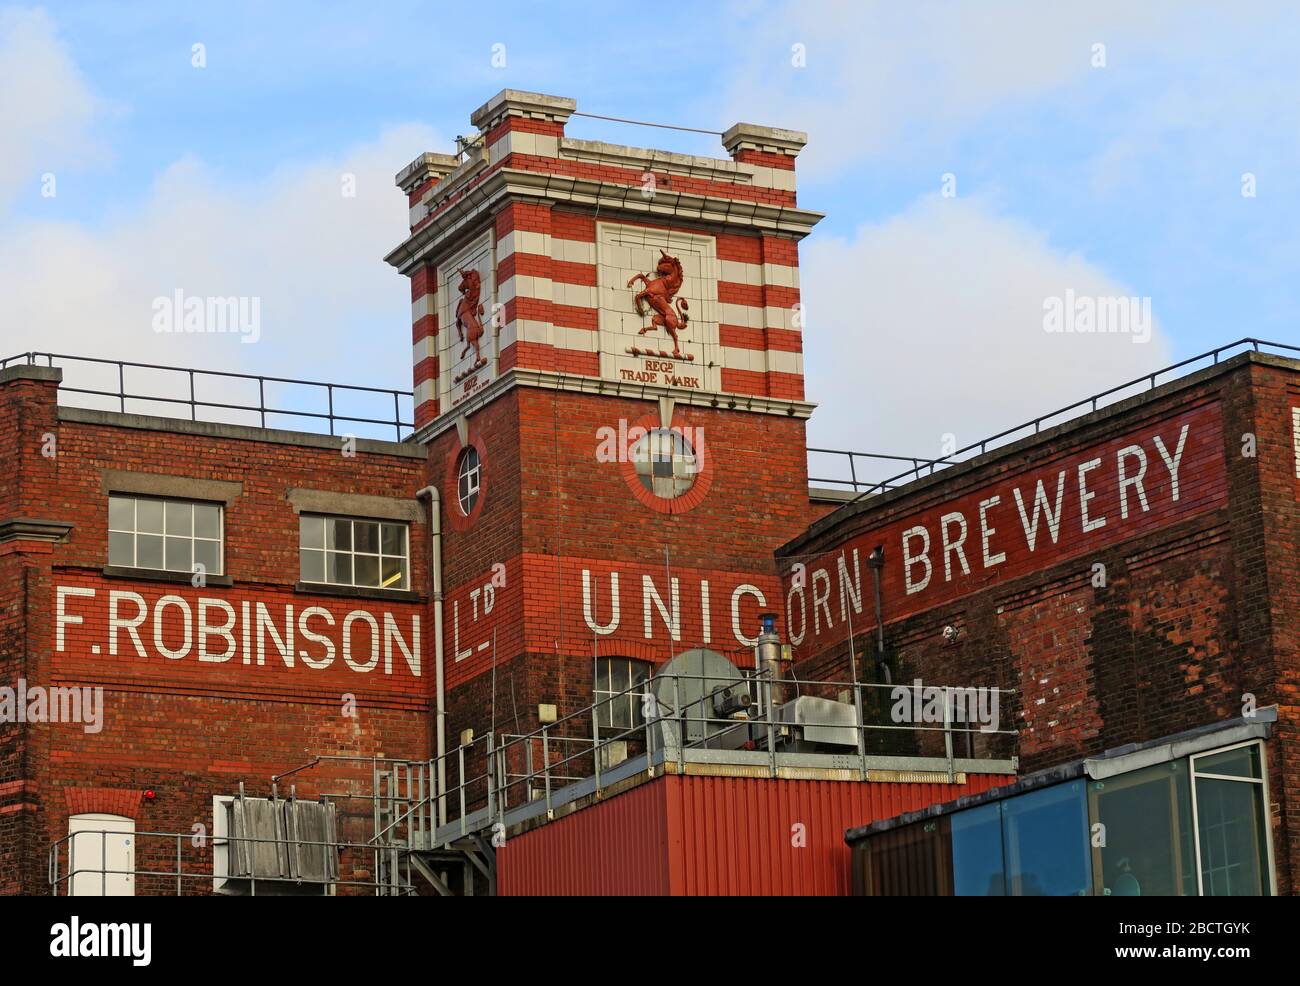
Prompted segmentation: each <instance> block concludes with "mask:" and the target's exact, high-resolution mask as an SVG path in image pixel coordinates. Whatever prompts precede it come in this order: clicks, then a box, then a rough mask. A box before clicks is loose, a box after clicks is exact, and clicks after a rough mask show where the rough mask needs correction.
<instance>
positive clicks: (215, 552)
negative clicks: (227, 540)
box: [194, 541, 221, 575]
mask: <svg viewBox="0 0 1300 986" xmlns="http://www.w3.org/2000/svg"><path fill="white" fill-rule="evenodd" d="M194 564H195V565H202V566H203V569H204V571H205V572H207V573H208V574H209V575H220V574H221V542H220V541H195V542H194Z"/></svg>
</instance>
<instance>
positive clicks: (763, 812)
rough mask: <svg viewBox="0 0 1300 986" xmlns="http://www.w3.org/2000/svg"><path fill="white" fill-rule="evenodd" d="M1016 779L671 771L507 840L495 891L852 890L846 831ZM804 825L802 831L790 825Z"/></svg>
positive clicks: (500, 855) (784, 892) (844, 892)
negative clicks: (893, 780)
mask: <svg viewBox="0 0 1300 986" xmlns="http://www.w3.org/2000/svg"><path fill="white" fill-rule="evenodd" d="M1013 779H1014V778H1011V777H1004V776H1001V775H987V774H985V775H978V774H971V775H968V780H967V782H966V783H965V784H888V783H858V782H848V781H787V780H771V779H768V778H747V777H678V776H675V775H670V776H666V777H661V778H659V779H658V780H655V781H651V782H649V783H646V784H642V785H641V786H639V787H636V788H634V789H632V790H631V791H628V792H626V793H624V794H620V795H618V796H617V797H614V798H611V799H609V800H608V801H605V802H602V803H601V804H599V805H593V806H591V807H589V808H584V809H582V810H581V811H578V812H575V813H574V814H572V815H569V816H568V817H566V818H562V819H560V820H558V821H555V822H552V823H550V824H549V825H544V826H542V827H541V828H539V829H535V830H533V831H532V832H528V833H525V834H524V835H520V836H516V837H514V838H512V839H510V840H509V841H508V842H507V843H506V845H505V846H503V847H501V848H500V849H499V850H497V876H498V888H499V891H500V893H502V894H511V895H522V894H669V893H672V894H738V895H746V894H776V895H796V894H829V895H847V894H848V893H849V889H850V884H849V848H848V846H846V845H845V844H844V832H845V830H846V829H849V828H852V827H853V826H855V825H865V824H866V823H868V822H873V821H878V820H879V819H882V818H891V817H893V816H894V815H898V814H900V813H902V812H905V811H915V810H916V809H918V808H924V807H925V806H926V805H930V804H937V803H940V802H944V801H951V800H953V799H954V798H958V797H960V796H961V795H963V794H976V793H978V792H980V791H986V790H988V789H989V788H991V787H996V786H997V785H999V784H1005V783H1009V782H1010V781H1011V780H1013ZM796 826H802V828H796Z"/></svg>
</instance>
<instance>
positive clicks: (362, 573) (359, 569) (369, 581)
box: [356, 555, 379, 589]
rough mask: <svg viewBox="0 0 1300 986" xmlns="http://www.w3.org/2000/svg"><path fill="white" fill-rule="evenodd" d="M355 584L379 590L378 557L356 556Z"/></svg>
mask: <svg viewBox="0 0 1300 986" xmlns="http://www.w3.org/2000/svg"><path fill="white" fill-rule="evenodd" d="M356 584H357V585H364V586H371V587H373V588H376V589H377V588H379V556H378V555H357V556H356Z"/></svg>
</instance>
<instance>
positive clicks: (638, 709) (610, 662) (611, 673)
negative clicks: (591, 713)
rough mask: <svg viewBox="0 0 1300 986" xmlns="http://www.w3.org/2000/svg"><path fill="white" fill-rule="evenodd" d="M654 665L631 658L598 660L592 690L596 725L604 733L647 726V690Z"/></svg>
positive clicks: (604, 658) (603, 658)
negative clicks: (644, 686)
mask: <svg viewBox="0 0 1300 986" xmlns="http://www.w3.org/2000/svg"><path fill="white" fill-rule="evenodd" d="M649 678H650V662H649V661H634V660H632V659H631V658H629V657H602V658H599V659H598V660H597V661H596V682H595V687H594V689H593V690H592V693H593V697H594V702H595V705H596V723H597V725H599V727H600V728H601V729H603V730H607V731H614V732H618V731H622V730H626V729H633V728H635V727H637V726H640V725H643V724H644V723H645V716H644V715H643V711H644V708H643V706H644V701H645V700H644V695H645V689H644V688H643V687H639V686H642V685H644V684H645V682H646V681H647V680H649Z"/></svg>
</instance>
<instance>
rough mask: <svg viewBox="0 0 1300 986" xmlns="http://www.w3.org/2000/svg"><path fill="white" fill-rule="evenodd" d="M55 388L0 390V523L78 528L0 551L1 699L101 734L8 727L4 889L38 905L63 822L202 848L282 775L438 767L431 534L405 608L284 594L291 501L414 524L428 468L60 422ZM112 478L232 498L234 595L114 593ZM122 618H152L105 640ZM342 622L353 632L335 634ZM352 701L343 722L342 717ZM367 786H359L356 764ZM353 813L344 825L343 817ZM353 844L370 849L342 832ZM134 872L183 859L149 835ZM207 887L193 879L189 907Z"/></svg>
mask: <svg viewBox="0 0 1300 986" xmlns="http://www.w3.org/2000/svg"><path fill="white" fill-rule="evenodd" d="M56 387H57V383H56V381H54V380H49V381H31V380H25V379H17V380H9V381H7V382H3V383H0V431H4V433H5V435H6V438H12V439H13V441H12V443H11V442H9V441H6V443H5V448H6V450H9V454H10V455H11V456H12V457H13V459H14V462H15V468H13V469H11V470H8V471H7V473H6V477H5V481H4V482H3V483H0V491H2V492H0V499H2V500H3V503H4V509H5V513H4V516H3V517H0V520H9V519H15V518H20V519H21V518H25V519H39V520H42V521H56V522H60V523H62V524H67V525H70V530H69V533H68V534H67V536H66V539H65V540H63V541H61V542H57V543H49V542H42V541H35V540H25V539H23V538H15V539H11V540H9V541H6V542H4V543H2V544H0V589H2V593H3V594H2V596H0V679H3V680H2V682H0V683H3V684H4V685H6V686H9V687H14V686H15V685H16V683H17V682H18V681H19V680H20V679H21V680H22V681H23V682H25V684H26V686H27V687H28V688H31V687H51V686H52V687H65V688H68V687H76V688H83V687H86V688H102V689H103V690H104V691H103V709H102V724H101V725H100V727H99V728H98V729H97V730H90V731H88V730H87V729H86V728H85V726H86V724H84V723H58V724H55V723H25V724H23V723H8V724H5V725H3V726H0V737H2V739H0V864H2V866H0V868H2V869H3V876H0V891H3V892H17V891H20V890H21V891H25V892H28V893H38V892H46V890H47V882H46V872H45V867H46V848H47V847H48V846H49V845H50V843H52V842H54V841H55V840H58V839H61V838H63V837H64V836H66V835H67V831H68V821H67V819H68V817H69V816H70V815H73V814H78V813H82V812H86V811H95V812H107V813H110V814H120V815H125V816H127V817H131V818H135V819H136V825H137V830H139V831H146V830H147V831H155V832H170V831H178V832H191V831H192V828H193V826H194V825H195V824H201V825H203V826H204V827H205V829H206V830H207V831H209V832H210V831H211V830H212V826H213V806H212V797H213V796H214V795H216V794H223V795H229V794H233V793H234V792H235V791H236V790H237V788H238V785H239V783H240V782H241V781H242V782H244V783H245V784H246V785H247V788H248V792H249V793H250V794H252V795H256V796H265V795H267V794H268V793H269V790H270V778H271V776H272V775H273V774H276V773H281V772H283V771H285V770H289V769H291V768H294V767H298V766H300V765H302V764H304V763H306V762H307V761H309V760H311V759H312V757H314V756H317V755H320V754H328V755H352V754H355V755H359V756H365V757H370V756H373V755H374V754H376V753H384V752H387V753H388V754H389V755H391V756H410V757H420V756H428V755H429V749H430V747H429V735H430V733H429V708H430V701H431V694H432V688H433V674H432V668H431V667H430V662H429V653H430V649H431V648H430V645H429V637H430V636H431V634H432V623H431V621H430V618H429V599H428V594H427V591H426V590H425V587H426V586H427V585H428V566H427V559H428V538H427V523H424V522H419V523H411V524H410V550H411V573H412V575H411V577H412V582H411V585H412V586H413V587H414V588H415V589H416V590H417V591H413V592H408V593H402V594H399V596H400V598H399V599H394V600H376V599H367V598H360V597H347V596H339V595H335V594H322V593H319V592H312V591H307V592H304V591H300V590H298V589H297V588H296V584H297V581H298V573H299V562H298V514H297V513H296V512H295V510H294V506H293V504H292V503H291V502H290V500H289V499H288V494H289V491H290V490H293V489H308V490H316V491H327V492H335V493H343V494H361V495H366V496H373V497H384V498H392V499H394V500H399V501H404V502H408V503H412V504H413V503H414V502H415V501H414V495H415V491H416V490H417V489H418V488H419V487H420V486H421V485H423V475H424V471H425V469H426V467H427V464H426V462H425V456H424V453H423V450H421V449H419V448H418V447H415V446H406V447H399V446H391V445H389V444H388V443H374V444H373V445H372V444H370V443H366V442H361V443H359V448H358V449H357V450H356V454H355V456H348V455H345V454H344V447H343V445H342V443H341V442H339V441H337V440H335V441H333V442H331V440H329V439H322V440H319V441H316V442H313V443H305V442H300V441H294V440H293V439H292V438H291V437H287V436H286V437H281V439H280V440H276V436H275V433H269V432H268V433H262V439H261V440H257V439H256V437H255V436H249V437H238V438H236V437H230V433H229V432H227V431H223V430H222V429H220V428H215V429H209V430H208V432H207V433H204V432H203V431H202V429H192V430H190V431H186V430H185V429H186V426H185V425H184V424H179V423H177V424H171V423H168V422H163V421H159V420H151V419H138V418H132V417H130V416H123V415H112V414H102V415H86V414H84V413H83V414H81V415H78V414H76V413H75V412H65V413H64V414H63V415H62V416H61V415H60V413H59V411H58V410H57V408H56V405H55V398H56ZM49 436H53V441H52V442H51V441H50V437H49ZM390 449H391V451H390ZM14 450H16V451H17V453H18V454H17V455H14ZM43 450H44V451H45V452H46V453H47V454H44V455H43V454H42V451H43ZM106 471H108V472H113V473H114V474H116V473H122V472H125V473H131V474H147V475H153V476H166V477H180V478H188V479H195V480H220V481H227V482H231V483H236V484H239V488H240V493H239V495H237V496H235V497H234V498H233V499H232V500H231V502H230V503H229V504H228V505H227V506H226V509H225V532H226V536H225V570H224V576H225V579H223V578H221V577H214V578H213V579H212V580H211V582H210V584H208V585H206V586H204V587H202V588H195V587H193V586H192V585H191V584H190V583H189V582H188V581H182V582H179V583H178V582H170V581H157V580H154V579H149V578H144V579H141V578H135V577H129V578H127V577H119V576H115V575H110V574H106V572H105V566H106V563H107V561H108V553H107V552H108V548H107V526H108V495H107V493H106V492H105V490H104V483H105V478H104V477H105V474H106ZM226 579H228V580H229V582H230V583H231V584H225V581H226ZM165 599H170V601H169V602H165V603H164V602H163V600H165ZM205 600H206V603H205V602H204V601H205ZM141 603H142V604H143V606H144V612H143V614H142V613H141V610H140V608H139V607H140V604H141ZM160 604H161V605H160ZM114 606H115V607H116V616H117V617H118V618H119V619H120V620H122V621H125V622H126V623H136V619H137V617H140V616H141V615H143V619H140V620H139V622H138V624H137V625H136V626H133V627H130V628H126V627H123V626H119V627H118V628H116V630H114V631H110V629H109V626H108V619H109V616H110V613H111V607H114ZM227 607H228V609H227ZM307 611H310V612H307ZM354 611H361V613H362V614H365V615H358V616H357V617H355V618H354V619H353V621H352V623H351V625H350V626H349V627H348V632H347V634H343V624H344V622H345V621H346V619H347V616H348V614H350V613H352V612H354ZM259 613H260V614H261V615H262V617H263V618H262V620H261V621H260V623H259V621H258V619H257V617H258V615H259ZM305 613H306V619H305V620H304V619H303V617H304V614H305ZM228 614H233V615H234V616H235V621H234V623H233V624H232V625H231V626H230V628H229V629H227V630H225V631H224V632H221V631H210V632H209V633H208V634H207V635H206V636H201V635H200V632H199V631H200V629H201V627H202V626H203V624H204V621H205V620H206V622H207V623H208V624H209V625H210V627H222V626H225V625H226V621H227V616H228ZM389 618H391V622H392V630H393V631H395V632H397V633H398V634H399V635H400V636H401V637H402V638H403V639H402V642H401V643H400V644H399V643H398V642H397V641H396V639H393V640H392V647H391V648H388V647H386V646H385V641H384V639H383V638H384V636H385V631H386V630H388V629H389V627H388V619H389ZM370 619H374V620H375V624H374V627H375V628H377V629H378V631H379V632H378V634H375V633H372V628H371V624H370V622H369V620H370ZM304 627H305V628H306V629H307V630H310V631H312V632H313V633H315V634H316V635H317V637H319V638H322V639H319V640H315V639H312V638H310V637H308V636H307V635H305V634H304V633H303V628H304ZM417 633H418V634H419V639H416V634H417ZM226 634H229V636H226ZM344 636H346V637H347V638H348V640H347V644H348V650H349V657H348V658H347V659H345V656H344V653H343V650H344V639H343V638H344ZM325 639H328V640H329V641H330V642H329V643H328V644H326V643H324V640H325ZM372 642H373V643H374V644H375V645H376V646H375V648H374V649H373V650H372ZM408 652H409V659H408ZM372 660H373V665H372V664H371V662H372ZM417 672H418V673H417ZM353 703H355V715H348V714H345V707H346V709H347V711H350V707H351V705H352V704H353ZM340 770H341V768H340V769H336V768H331V767H330V766H329V765H326V766H324V767H321V768H316V769H313V770H310V771H306V772H304V773H302V774H300V775H296V776H295V778H294V781H295V782H296V783H297V785H298V793H299V795H300V796H303V797H314V796H316V795H317V794H319V793H320V792H322V791H332V792H338V791H339V789H340V786H342V787H343V788H345V789H346V788H347V784H344V783H343V782H342V778H343V777H344V774H342V773H341V772H340ZM365 774H366V784H367V785H368V783H369V779H368V775H369V765H368V764H367V765H366V767H365ZM145 791H152V792H153V797H151V798H149V799H145V798H144V792H145ZM357 792H358V793H361V791H360V789H359V788H358V789H357ZM281 793H282V794H287V793H288V792H287V790H282V791H281ZM357 804H358V803H353V804H351V805H349V804H347V803H346V802H344V803H342V807H343V809H344V810H345V811H346V812H352V813H355V812H356V811H357V807H356V805H357ZM359 804H361V805H362V808H364V809H366V810H365V820H366V822H367V823H368V820H369V812H368V808H366V805H365V803H359ZM128 809H129V810H128ZM344 831H345V833H348V834H350V835H351V836H353V837H356V836H360V835H362V829H361V827H359V826H358V825H356V824H352V823H348V822H347V821H346V819H345V829H344ZM137 852H138V854H139V859H140V861H141V862H142V863H143V862H144V861H146V860H147V859H149V858H150V855H149V854H150V853H161V854H162V856H161V857H160V858H161V859H174V855H175V846H174V845H172V844H168V845H167V846H162V845H161V843H160V842H159V840H153V844H151V841H150V840H149V839H146V838H143V837H141V838H140V839H139V840H138V841H137ZM169 854H170V855H169ZM171 865H172V864H171V863H170V862H169V863H168V864H167V866H168V867H170V866H171ZM210 875H211V874H210V872H209V873H208V876H209V877H210ZM210 887H211V884H210V882H203V881H188V882H187V884H186V892H205V891H207V890H208V889H210ZM140 889H141V890H142V891H143V889H144V888H143V887H142V888H140Z"/></svg>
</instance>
